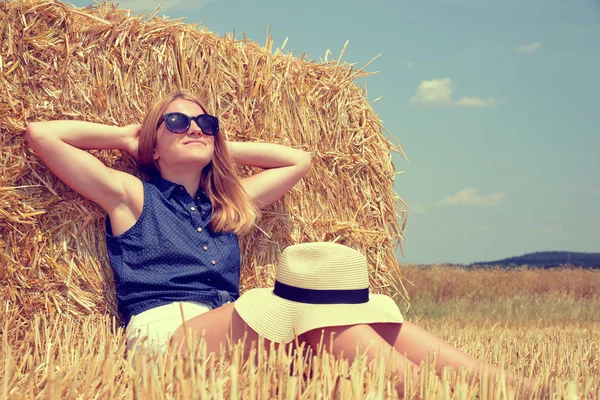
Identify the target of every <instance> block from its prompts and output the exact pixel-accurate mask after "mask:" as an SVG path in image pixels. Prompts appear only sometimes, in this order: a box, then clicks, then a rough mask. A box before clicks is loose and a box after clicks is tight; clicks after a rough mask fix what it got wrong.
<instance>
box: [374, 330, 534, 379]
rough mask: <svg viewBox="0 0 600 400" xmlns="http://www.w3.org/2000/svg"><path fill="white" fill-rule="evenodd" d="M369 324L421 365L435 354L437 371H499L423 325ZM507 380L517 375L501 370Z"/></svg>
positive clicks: (401, 352)
mask: <svg viewBox="0 0 600 400" xmlns="http://www.w3.org/2000/svg"><path fill="white" fill-rule="evenodd" d="M371 327H372V328H373V329H374V330H375V331H376V332H377V333H378V334H379V335H380V336H381V337H382V338H384V339H385V340H386V342H388V343H390V344H391V345H393V346H394V348H395V349H396V350H397V351H398V352H399V353H400V354H403V355H406V357H407V358H408V359H409V360H410V361H412V362H414V363H415V364H416V365H421V362H424V361H426V360H427V357H431V356H432V355H435V369H436V372H437V373H438V374H439V373H441V371H442V370H443V369H444V367H451V368H455V369H456V368H472V369H474V370H478V371H480V372H483V371H484V370H486V369H487V371H488V372H489V373H490V374H493V375H497V374H499V373H500V372H502V371H503V370H502V369H501V368H499V367H497V366H495V365H492V364H487V363H485V362H484V361H481V360H479V359H477V358H475V357H473V356H471V355H469V354H467V353H465V352H464V351H462V350H459V349H458V348H456V347H454V346H452V345H451V344H449V343H447V342H444V341H443V340H442V339H440V338H439V337H437V336H435V335H434V334H432V333H431V332H428V331H426V330H425V329H423V328H420V327H418V326H416V325H415V324H412V323H410V322H404V323H403V324H402V325H398V324H371ZM504 373H505V374H506V375H507V377H508V378H509V380H510V381H512V382H511V383H513V384H514V383H515V381H518V380H519V379H520V378H519V377H517V376H515V375H513V374H511V373H508V372H507V371H504ZM525 386H526V388H527V390H533V387H534V381H532V380H530V379H525Z"/></svg>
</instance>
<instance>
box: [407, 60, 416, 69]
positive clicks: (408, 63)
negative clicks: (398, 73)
mask: <svg viewBox="0 0 600 400" xmlns="http://www.w3.org/2000/svg"><path fill="white" fill-rule="evenodd" d="M404 66H405V67H406V69H412V68H413V67H414V66H415V62H414V61H407V62H405V63H404Z"/></svg>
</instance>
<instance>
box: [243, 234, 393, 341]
mask: <svg viewBox="0 0 600 400" xmlns="http://www.w3.org/2000/svg"><path fill="white" fill-rule="evenodd" d="M235 309H236V310H237V312H238V313H239V314H240V316H241V317H242V319H243V320H244V321H245V322H246V323H247V324H248V325H249V326H250V327H251V328H252V329H254V330H255V331H256V332H257V333H258V334H260V335H262V336H264V337H265V338H266V339H269V340H271V341H273V342H276V343H289V342H291V341H292V340H294V338H295V337H296V336H298V335H300V334H302V333H304V332H307V331H310V330H313V329H317V328H323V327H327V326H343V325H355V324H370V323H375V322H393V323H401V322H402V321H403V317H402V314H401V313H400V310H399V309H398V306H397V305H396V303H395V302H394V300H392V299H391V298H390V297H388V296H385V295H380V294H369V274H368V267H367V260H366V258H365V256H364V255H363V254H362V253H360V252H359V251H356V250H353V249H351V248H349V247H346V246H343V245H341V244H337V243H328V242H323V243H320V242H318V243H304V244H297V245H293V246H289V247H287V248H286V249H285V250H284V251H283V253H282V254H281V258H280V260H279V268H278V269H277V277H276V281H275V287H274V288H273V289H271V288H268V289H251V290H249V291H247V292H246V293H244V294H243V295H242V296H241V297H240V298H239V299H238V300H237V301H236V302H235Z"/></svg>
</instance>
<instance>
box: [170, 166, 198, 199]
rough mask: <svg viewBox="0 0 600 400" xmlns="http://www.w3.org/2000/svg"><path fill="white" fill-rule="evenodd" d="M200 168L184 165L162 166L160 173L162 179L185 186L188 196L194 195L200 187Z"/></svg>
mask: <svg viewBox="0 0 600 400" xmlns="http://www.w3.org/2000/svg"><path fill="white" fill-rule="evenodd" d="M201 173H202V169H198V168H197V166H196V167H195V168H190V167H189V166H184V167H181V168H164V166H162V168H161V170H160V175H161V176H162V177H163V179H166V180H168V181H171V182H173V183H177V184H179V185H181V186H183V187H184V188H185V190H186V191H187V192H188V193H189V195H190V196H192V197H194V196H195V195H196V193H198V189H199V188H200V175H201Z"/></svg>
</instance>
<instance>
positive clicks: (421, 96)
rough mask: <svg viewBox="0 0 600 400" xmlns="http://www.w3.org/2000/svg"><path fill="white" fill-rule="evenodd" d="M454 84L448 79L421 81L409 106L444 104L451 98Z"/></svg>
mask: <svg viewBox="0 0 600 400" xmlns="http://www.w3.org/2000/svg"><path fill="white" fill-rule="evenodd" d="M453 86H454V84H453V83H452V81H451V80H450V78H444V79H432V80H430V81H422V82H421V83H420V84H419V88H418V89H417V93H415V95H414V96H413V97H411V98H410V104H446V103H449V102H450V99H451V97H452V87H453Z"/></svg>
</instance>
